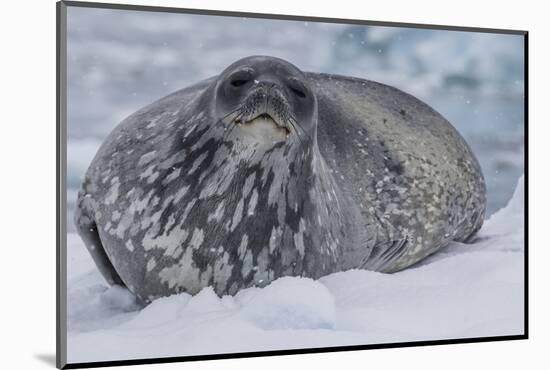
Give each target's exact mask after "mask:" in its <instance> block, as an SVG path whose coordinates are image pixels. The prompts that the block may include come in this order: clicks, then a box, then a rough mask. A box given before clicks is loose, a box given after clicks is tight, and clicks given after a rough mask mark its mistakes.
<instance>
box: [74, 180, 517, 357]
mask: <svg viewBox="0 0 550 370" xmlns="http://www.w3.org/2000/svg"><path fill="white" fill-rule="evenodd" d="M523 181H524V180H523V177H521V178H520V179H519V181H518V185H517V188H516V190H515V193H514V196H513V198H512V200H511V201H510V202H509V203H508V206H507V207H505V208H504V209H502V210H500V211H498V212H497V213H495V214H494V215H493V216H492V217H491V218H490V219H489V220H488V221H487V222H486V223H485V225H484V226H483V228H482V230H481V231H480V233H479V235H478V238H477V241H476V242H475V243H473V244H460V243H452V244H451V245H449V246H448V247H446V248H444V249H443V250H441V251H440V252H438V253H437V254H435V255H433V256H431V257H429V258H427V259H426V260H424V261H423V262H422V263H420V264H418V265H416V266H414V267H412V268H409V269H407V270H404V271H401V272H398V273H395V274H382V273H377V272H371V271H363V270H351V271H345V272H339V273H334V274H331V275H328V276H325V277H323V278H321V279H320V280H318V281H315V280H312V279H308V278H301V277H284V278H280V279H278V280H276V281H274V282H273V283H271V284H270V285H268V286H266V287H264V288H249V289H245V290H242V291H240V292H239V293H238V294H236V295H235V296H224V297H221V298H220V297H218V296H217V295H216V294H215V293H214V291H213V290H212V289H211V288H205V289H203V290H202V291H201V292H199V293H198V294H197V295H195V296H191V295H189V294H186V293H182V294H178V295H174V296H170V297H165V298H161V299H158V300H156V301H154V302H153V303H151V304H150V305H149V306H147V307H145V308H140V307H138V306H137V305H136V304H135V303H134V299H133V297H132V295H131V294H130V293H129V292H128V291H126V290H125V289H123V288H120V287H110V288H109V287H108V286H107V285H106V283H105V282H104V280H103V279H102V277H101V276H100V274H99V272H98V271H97V269H96V268H95V266H94V264H93V262H92V259H91V257H90V256H89V255H88V252H87V251H86V249H85V247H84V246H83V244H82V242H81V241H80V239H79V237H78V236H77V235H76V234H73V233H70V234H69V235H68V318H67V319H68V320H67V324H68V358H69V362H88V361H106V360H123V359H138V358H151V357H165V356H185V355H202V354H214V353H231V352H252V351H266V350H277V349H295V348H313V347H327V346H330V347H333V346H342V345H358V344H373V343H387V342H404V341H418V340H434V339H450V338H468V337H486V336H499V335H515V334H522V333H523V316H524V312H523V308H524V305H523V303H524V301H523V298H524V281H523V277H524V270H523V266H524V252H523V250H524V248H523V245H524V222H523V217H524V216H523V215H524V207H523V204H524V188H523V186H524V185H523Z"/></svg>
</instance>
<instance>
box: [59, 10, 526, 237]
mask: <svg viewBox="0 0 550 370" xmlns="http://www.w3.org/2000/svg"><path fill="white" fill-rule="evenodd" d="M435 21H436V20H434V22H435ZM523 47H524V45H523V36H519V35H502V34H488V33H471V32H459V31H440V30H421V29H411V28H398V27H382V26H356V25H340V24H328V23H317V22H303V21H280V20H265V19H252V18H242V17H221V16H205V15H188V14H170V13H154V12H143V11H129V10H106V9H90V8H76V7H69V8H68V64H67V66H68V98H67V100H68V143H67V145H68V148H67V150H68V153H67V208H68V217H67V222H68V225H67V226H68V230H69V231H71V230H74V226H73V223H72V210H73V208H74V205H75V200H76V195H77V192H78V187H79V185H80V182H81V179H82V177H83V175H84V173H85V171H86V169H87V167H88V165H89V164H90V162H91V160H92V158H93V156H94V155H95V153H96V151H97V149H98V148H99V146H100V145H101V143H102V141H103V140H104V139H105V137H106V136H107V135H108V134H109V132H110V131H111V130H112V129H113V128H114V127H115V126H116V124H117V123H119V122H120V121H121V120H122V119H123V118H125V117H126V116H128V115H129V114H131V113H133V112H134V111H136V110H137V109H139V108H141V107H143V106H145V105H146V104H149V103H151V102H153V101H155V100H157V99H159V98H161V97H163V96H165V95H167V94H169V93H171V92H173V91H176V90H179V89H181V88H183V87H186V86H188V85H190V84H192V83H194V82H197V81H200V80H202V79H204V78H208V77H210V76H213V75H216V74H218V73H220V72H221V71H222V70H223V69H224V68H225V67H227V66H228V65H229V64H231V63H232V62H234V61H235V60H237V59H240V58H242V57H245V56H249V55H258V54H263V55H270V56H276V57H280V58H283V59H286V60H288V61H289V62H291V63H293V64H295V65H296V66H298V67H299V68H300V69H302V70H304V71H312V72H325V73H337V74H343V75H349V76H355V77H361V78H365V79H370V80H374V81H377V82H381V83H384V84H388V85H392V86H395V87H397V88H399V89H401V90H404V91H406V92H408V93H410V94H412V95H414V96H416V97H417V98H419V99H421V100H423V101H424V102H426V103H428V104H429V105H431V106H432V107H433V108H434V109H435V110H437V111H438V112H439V113H441V114H442V115H443V116H445V117H446V118H447V119H448V120H449V121H450V122H451V123H452V124H453V125H454V126H455V127H456V128H457V129H458V131H459V132H460V133H461V134H462V135H463V136H464V138H465V139H466V141H467V142H468V143H469V144H470V146H471V147H472V149H473V151H474V153H475V154H476V156H477V158H478V160H479V162H480V164H481V167H482V169H483V173H484V175H485V180H486V183H487V193H488V212H487V216H489V215H491V214H492V213H494V212H495V211H496V210H498V209H499V208H501V207H503V206H505V205H506V203H507V201H508V200H509V199H510V197H511V196H512V193H513V191H514V189H515V186H516V184H517V180H518V178H519V176H520V175H521V174H522V173H523V168H524V162H523V158H524V156H523V153H524V80H523V76H524V59H523V57H524V53H523Z"/></svg>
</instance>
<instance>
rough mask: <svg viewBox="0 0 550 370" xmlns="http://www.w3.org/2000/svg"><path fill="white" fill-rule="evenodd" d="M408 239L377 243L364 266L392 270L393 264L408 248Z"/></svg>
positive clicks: (379, 269) (372, 268) (382, 270)
mask: <svg viewBox="0 0 550 370" xmlns="http://www.w3.org/2000/svg"><path fill="white" fill-rule="evenodd" d="M408 245H409V243H408V241H407V239H400V240H391V241H389V242H387V243H382V244H377V245H375V246H374V247H373V248H372V252H371V254H370V256H369V258H368V259H367V261H366V262H365V264H364V265H363V266H362V268H364V269H367V270H372V271H379V272H392V271H394V270H393V269H392V265H393V263H394V262H395V261H397V260H398V259H399V257H401V256H402V255H403V253H405V251H406V250H407V246H408Z"/></svg>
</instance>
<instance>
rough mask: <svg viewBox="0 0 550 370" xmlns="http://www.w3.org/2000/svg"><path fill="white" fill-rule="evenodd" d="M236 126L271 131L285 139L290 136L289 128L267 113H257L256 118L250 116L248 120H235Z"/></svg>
mask: <svg viewBox="0 0 550 370" xmlns="http://www.w3.org/2000/svg"><path fill="white" fill-rule="evenodd" d="M235 124H236V125H237V126H239V127H242V128H255V129H263V130H269V129H271V130H274V131H275V133H276V134H278V135H284V136H285V138H286V137H288V135H290V130H289V128H288V127H287V126H286V125H285V124H284V123H281V122H279V120H278V119H276V118H274V117H272V116H271V115H270V114H269V113H267V112H260V113H257V114H255V115H254V116H250V117H249V118H247V119H246V120H243V119H237V120H235Z"/></svg>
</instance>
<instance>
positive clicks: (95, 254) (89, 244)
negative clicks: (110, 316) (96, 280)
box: [75, 207, 125, 286]
mask: <svg viewBox="0 0 550 370" xmlns="http://www.w3.org/2000/svg"><path fill="white" fill-rule="evenodd" d="M75 225H76V229H77V231H78V234H79V235H80V237H81V238H82V240H84V244H85V245H86V248H87V249H88V252H90V255H91V256H92V258H93V260H94V263H95V264H96V266H97V268H98V269H99V272H101V275H103V277H104V278H105V280H107V283H109V285H120V286H125V285H124V282H123V281H122V279H121V278H120V276H119V275H118V273H117V272H116V270H115V268H114V267H113V264H112V263H111V261H110V260H109V257H108V256H107V253H106V252H105V249H104V248H103V244H102V243H101V239H100V238H99V233H98V231H97V225H96V224H95V222H94V221H93V220H92V219H91V218H90V217H89V216H88V215H87V214H86V212H83V210H82V209H79V208H78V207H77V209H76V211H75Z"/></svg>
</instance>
